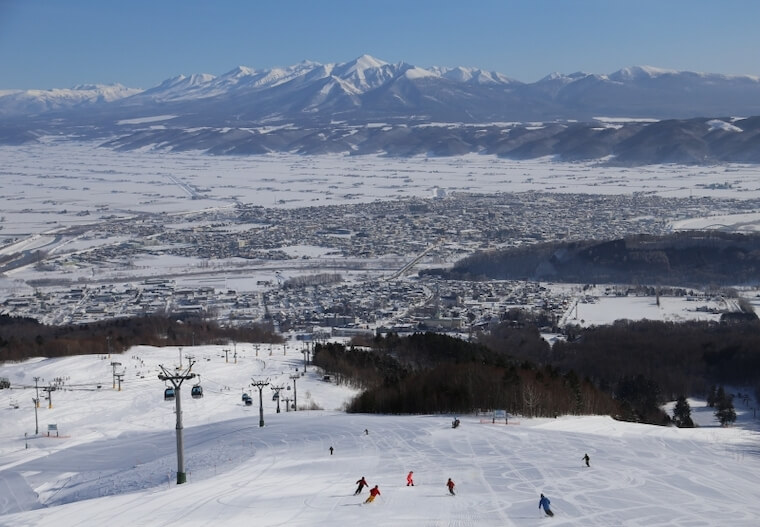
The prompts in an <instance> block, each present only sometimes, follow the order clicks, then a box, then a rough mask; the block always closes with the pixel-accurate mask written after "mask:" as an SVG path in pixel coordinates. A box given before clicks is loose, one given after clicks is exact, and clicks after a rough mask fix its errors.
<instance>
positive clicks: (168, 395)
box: [164, 388, 174, 401]
mask: <svg viewBox="0 0 760 527" xmlns="http://www.w3.org/2000/svg"><path fill="white" fill-rule="evenodd" d="M173 400H174V388H167V389H166V390H164V401H173Z"/></svg>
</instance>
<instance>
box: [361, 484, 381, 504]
mask: <svg viewBox="0 0 760 527" xmlns="http://www.w3.org/2000/svg"><path fill="white" fill-rule="evenodd" d="M379 495H380V489H378V488H377V485H375V486H374V487H372V488H371V489H369V497H368V498H367V499H366V500H364V503H372V502H373V501H375V498H376V497H377V496H379Z"/></svg>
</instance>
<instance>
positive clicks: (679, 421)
mask: <svg viewBox="0 0 760 527" xmlns="http://www.w3.org/2000/svg"><path fill="white" fill-rule="evenodd" d="M673 423H675V425H676V426H677V427H678V428H694V421H692V420H691V406H689V402H688V401H687V400H686V397H684V396H683V395H679V396H678V399H677V400H676V406H675V408H673Z"/></svg>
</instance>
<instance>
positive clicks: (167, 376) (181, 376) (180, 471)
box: [158, 361, 195, 485]
mask: <svg viewBox="0 0 760 527" xmlns="http://www.w3.org/2000/svg"><path fill="white" fill-rule="evenodd" d="M193 364H195V361H190V365H189V366H188V367H187V368H186V369H185V370H179V369H178V370H177V371H176V373H170V372H169V371H168V370H167V369H166V368H164V367H163V366H162V365H161V364H159V365H158V367H159V368H161V372H162V373H159V374H158V378H159V379H161V380H162V381H164V382H169V383H171V384H172V386H174V394H175V398H174V400H175V401H176V410H175V413H176V414H177V426H176V427H175V428H176V430H177V485H180V484H182V483H185V482H186V481H187V476H186V475H185V453H184V446H183V444H182V403H181V397H180V387H181V386H182V383H183V382H184V381H186V380H188V379H193V378H195V374H194V373H191V372H190V370H191V369H192V367H193Z"/></svg>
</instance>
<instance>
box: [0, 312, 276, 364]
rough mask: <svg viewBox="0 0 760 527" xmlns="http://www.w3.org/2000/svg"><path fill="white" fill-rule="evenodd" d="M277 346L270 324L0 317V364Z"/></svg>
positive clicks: (176, 319) (178, 319) (195, 319)
mask: <svg viewBox="0 0 760 527" xmlns="http://www.w3.org/2000/svg"><path fill="white" fill-rule="evenodd" d="M232 341H236V342H273V343H277V342H282V341H283V339H282V337H281V336H279V335H277V334H275V333H274V331H273V328H272V327H271V325H270V324H252V325H250V326H245V327H239V328H227V327H220V326H219V325H218V324H217V323H216V322H215V321H212V320H207V319H203V318H198V317H178V316H172V317H166V316H161V315H150V316H144V317H133V318H118V319H112V320H104V321H101V322H94V323H91V324H76V325H66V326H49V325H45V324H40V323H39V322H38V321H37V320H35V319H32V318H24V317H10V316H8V315H0V363H3V362H5V361H20V360H24V359H28V358H30V357H62V356H67V355H89V354H98V353H121V352H123V351H126V350H127V349H129V348H130V347H131V346H137V345H146V346H182V345H186V346H190V345H193V344H228V343H229V342H232Z"/></svg>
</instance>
